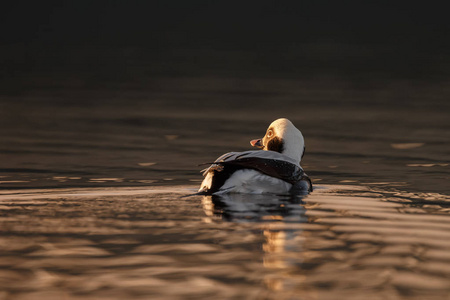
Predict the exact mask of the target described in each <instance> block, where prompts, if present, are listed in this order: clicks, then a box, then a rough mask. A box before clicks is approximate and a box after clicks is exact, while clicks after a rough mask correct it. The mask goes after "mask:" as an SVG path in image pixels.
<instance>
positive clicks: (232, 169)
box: [199, 151, 312, 194]
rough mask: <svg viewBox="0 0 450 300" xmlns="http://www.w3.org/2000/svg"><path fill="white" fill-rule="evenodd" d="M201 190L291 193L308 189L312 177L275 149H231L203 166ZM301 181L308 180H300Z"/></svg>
mask: <svg viewBox="0 0 450 300" xmlns="http://www.w3.org/2000/svg"><path fill="white" fill-rule="evenodd" d="M203 175H204V176H205V179H204V180H203V182H202V184H201V186H200V189H199V192H201V193H203V194H220V193H251V194H262V193H273V194H288V193H290V192H292V190H293V188H294V190H296V191H298V190H299V189H300V190H301V189H305V190H306V191H308V190H309V187H312V185H310V181H309V178H308V177H307V175H306V174H305V173H304V172H303V169H302V168H301V167H300V166H299V165H297V164H296V163H295V161H294V160H293V159H291V158H289V157H287V156H285V155H283V154H280V153H278V152H274V151H245V152H230V153H226V154H224V155H222V156H221V157H219V158H218V159H217V160H216V161H215V162H214V163H213V164H212V165H211V166H210V167H209V168H207V169H205V170H204V174H203ZM301 181H309V183H306V184H299V183H300V182H301Z"/></svg>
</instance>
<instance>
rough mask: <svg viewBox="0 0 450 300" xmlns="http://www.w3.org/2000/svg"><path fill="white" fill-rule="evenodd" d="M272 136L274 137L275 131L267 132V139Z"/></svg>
mask: <svg viewBox="0 0 450 300" xmlns="http://www.w3.org/2000/svg"><path fill="white" fill-rule="evenodd" d="M272 136H273V131H272V130H269V131H267V137H268V138H271V137H272Z"/></svg>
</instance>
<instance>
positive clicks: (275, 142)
mask: <svg viewBox="0 0 450 300" xmlns="http://www.w3.org/2000/svg"><path fill="white" fill-rule="evenodd" d="M250 144H251V145H252V146H253V147H259V148H262V149H263V150H269V151H276V152H280V153H281V154H284V155H286V156H288V157H290V158H293V159H295V161H297V162H298V164H300V161H301V159H302V157H303V154H304V152H305V141H304V139H303V135H302V133H301V132H300V130H298V129H297V128H296V127H295V126H294V124H292V122H291V121H289V120H288V119H285V118H281V119H278V120H275V121H273V122H272V124H270V125H269V128H268V129H267V131H266V135H265V136H264V137H263V138H262V139H257V140H252V141H250Z"/></svg>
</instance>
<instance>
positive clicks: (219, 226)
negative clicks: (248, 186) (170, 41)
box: [0, 78, 450, 299]
mask: <svg viewBox="0 0 450 300" xmlns="http://www.w3.org/2000/svg"><path fill="white" fill-rule="evenodd" d="M35 80H36V79H35ZM39 80H44V81H45V78H44V79H39ZM61 80H62V79H61ZM36 85H38V84H36ZM46 85H47V86H48V85H49V83H48V82H46ZM55 85H56V86H57V87H49V88H48V89H42V88H40V89H30V90H28V91H27V92H21V93H16V94H14V93H9V94H8V95H3V96H1V98H0V99H1V101H0V139H1V142H0V156H1V166H0V230H1V235H0V240H1V242H0V266H1V268H0V299H99V298H100V299H102V298H103V299H211V298H214V299H449V297H450V296H449V295H450V256H449V253H450V235H449V232H450V231H449V229H450V197H449V190H448V182H449V163H450V157H449V151H448V150H449V149H448V144H449V141H450V136H449V134H448V132H449V129H450V124H449V122H448V111H449V108H450V107H449V106H450V104H449V103H448V100H447V99H448V97H449V96H450V95H449V94H450V90H449V89H448V87H447V86H446V85H445V84H438V83H435V84H430V83H424V82H398V81H396V82H392V83H388V82H387V81H386V82H371V83H370V84H368V83H367V82H365V83H361V82H360V83H358V82H356V83H355V82H343V81H337V80H333V79H330V78H328V79H322V80H311V81H305V80H303V81H302V80H287V79H284V80H281V79H243V78H228V79H219V78H208V79H206V78H184V79H183V78H166V79H148V80H147V81H145V86H146V88H145V89H144V88H142V86H143V85H144V84H143V83H140V84H139V85H133V84H132V83H130V84H128V85H126V84H118V85H114V86H113V87H111V86H107V87H106V86H105V87H99V86H96V87H95V88H94V87H89V86H86V85H83V84H80V83H79V82H73V81H69V82H62V83H61V82H57V83H55ZM59 85H62V86H63V88H59V87H58V86H59ZM30 86H32V85H30ZM278 117H287V118H289V119H291V120H292V121H293V122H294V124H296V126H297V127H298V128H299V129H300V130H301V131H302V132H303V134H304V136H305V141H306V149H307V151H306V154H305V157H304V160H303V162H302V166H303V167H304V169H305V170H306V171H307V172H308V174H309V175H310V176H311V177H312V178H313V182H314V183H315V185H316V187H317V189H316V190H315V191H314V192H313V193H312V194H310V195H308V196H306V197H304V198H282V197H281V198H280V197H273V196H248V195H247V196H245V195H234V196H229V197H225V198H219V197H200V196H192V197H182V196H183V195H186V194H190V193H192V192H193V191H195V190H196V188H197V187H198V185H199V183H200V181H201V178H200V173H199V170H200V169H201V168H202V167H200V166H198V164H201V163H204V162H211V161H212V160H214V159H215V158H216V157H217V156H218V155H220V154H222V153H224V152H227V151H244V150H248V149H249V148H250V147H249V140H250V139H254V138H258V137H261V136H262V135H263V134H264V132H265V129H266V127H267V125H268V124H269V123H270V122H271V121H273V120H274V119H276V118H278Z"/></svg>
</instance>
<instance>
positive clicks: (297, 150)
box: [282, 143, 303, 166]
mask: <svg viewBox="0 0 450 300" xmlns="http://www.w3.org/2000/svg"><path fill="white" fill-rule="evenodd" d="M282 154H283V155H286V156H288V157H290V158H292V159H294V160H295V162H296V163H297V165H299V166H300V161H301V160H302V154H303V145H300V147H295V146H292V145H289V144H288V143H285V145H284V149H283V152H282Z"/></svg>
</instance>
